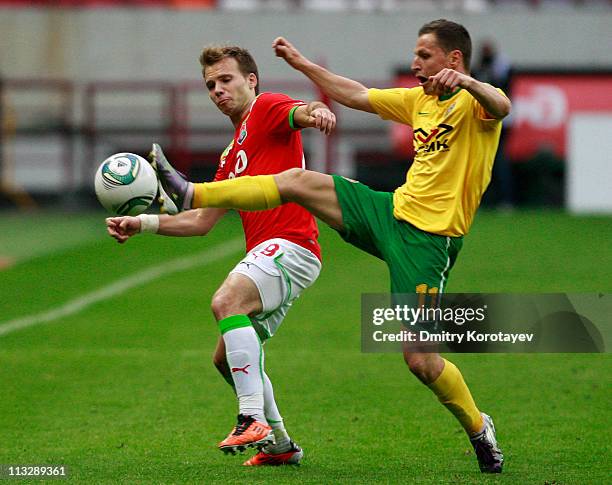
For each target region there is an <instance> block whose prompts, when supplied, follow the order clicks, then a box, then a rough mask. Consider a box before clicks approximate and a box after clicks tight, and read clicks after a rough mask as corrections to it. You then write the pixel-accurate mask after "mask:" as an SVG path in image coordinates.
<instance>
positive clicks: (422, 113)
mask: <svg viewBox="0 0 612 485" xmlns="http://www.w3.org/2000/svg"><path fill="white" fill-rule="evenodd" d="M428 114H429V113H427V112H426V111H419V112H418V115H419V116H427V115H428Z"/></svg>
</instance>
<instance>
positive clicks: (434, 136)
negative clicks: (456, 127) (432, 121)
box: [414, 123, 453, 153]
mask: <svg viewBox="0 0 612 485" xmlns="http://www.w3.org/2000/svg"><path fill="white" fill-rule="evenodd" d="M451 131H453V127H452V126H451V125H447V124H445V123H440V124H439V125H438V126H436V127H435V128H434V129H433V130H431V131H429V132H428V131H426V130H424V129H423V128H417V129H416V130H414V141H415V142H416V143H417V144H418V147H417V149H416V152H417V153H428V152H436V151H447V150H449V149H450V147H449V146H448V138H442V137H443V136H444V135H446V134H448V133H450V132H451Z"/></svg>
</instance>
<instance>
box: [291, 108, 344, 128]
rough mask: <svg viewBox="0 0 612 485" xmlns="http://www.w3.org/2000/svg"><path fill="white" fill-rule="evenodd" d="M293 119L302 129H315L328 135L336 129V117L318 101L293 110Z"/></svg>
mask: <svg viewBox="0 0 612 485" xmlns="http://www.w3.org/2000/svg"><path fill="white" fill-rule="evenodd" d="M293 119H294V121H295V123H296V124H297V125H298V126H301V127H302V128H316V129H317V130H319V131H320V132H322V133H324V134H326V135H329V134H331V132H332V131H334V128H335V127H336V115H335V114H334V113H332V111H331V110H330V109H329V108H328V107H327V105H325V104H324V103H322V102H320V101H313V102H312V103H308V104H307V105H304V106H300V107H299V108H298V109H296V110H295V112H294V114H293Z"/></svg>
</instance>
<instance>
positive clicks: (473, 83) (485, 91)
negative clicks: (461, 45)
mask: <svg viewBox="0 0 612 485" xmlns="http://www.w3.org/2000/svg"><path fill="white" fill-rule="evenodd" d="M429 82H431V86H432V88H433V89H434V91H435V92H436V93H437V94H439V95H442V94H446V93H449V92H453V91H454V90H455V89H456V88H457V87H461V88H464V89H466V90H467V91H468V92H469V93H470V94H471V95H472V96H474V97H475V98H476V100H477V101H478V102H479V103H480V104H481V105H482V107H483V108H484V109H485V111H486V112H487V113H488V114H489V115H490V116H491V117H492V118H495V119H502V118H505V117H506V116H508V114H510V108H511V104H510V100H509V99H508V98H507V97H506V96H504V95H502V94H500V92H499V91H497V89H495V88H494V87H493V86H491V85H490V84H485V83H482V82H480V81H478V80H476V79H474V78H473V77H471V76H469V75H467V74H465V73H462V72H459V71H455V70H454V69H442V70H441V71H440V72H438V73H437V74H436V75H435V76H430V77H429Z"/></svg>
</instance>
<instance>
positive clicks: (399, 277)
mask: <svg viewBox="0 0 612 485" xmlns="http://www.w3.org/2000/svg"><path fill="white" fill-rule="evenodd" d="M273 48H274V50H275V52H276V55H277V56H279V57H281V58H283V59H284V60H285V61H286V62H287V63H288V64H289V65H291V66H292V67H293V68H295V69H297V70H298V71H301V72H302V73H304V74H305V75H306V76H307V77H308V78H310V79H311V80H312V81H313V82H314V83H315V84H317V86H319V87H320V88H321V89H322V90H323V91H324V92H325V93H326V94H327V95H328V96H329V97H330V98H332V99H334V100H335V101H337V102H339V103H341V104H343V105H345V106H348V107H350V108H354V109H358V110H361V111H366V112H369V113H376V114H378V115H379V116H380V117H382V118H384V119H390V120H394V121H397V122H400V123H405V124H407V125H410V126H412V127H413V130H414V147H415V152H416V154H415V158H414V163H413V165H412V167H411V168H410V170H409V171H408V174H407V177H406V183H405V184H404V185H402V186H401V187H399V188H398V189H397V190H396V191H395V193H393V194H391V193H386V192H376V191H373V190H371V189H370V188H368V187H366V186H365V185H362V184H360V183H358V182H355V181H351V180H348V179H345V178H343V177H339V176H335V175H334V176H332V175H326V174H321V173H317V172H311V171H308V170H302V169H290V170H287V171H285V172H282V173H280V174H277V175H274V176H273V175H268V176H258V177H241V178H237V179H234V180H227V181H222V182H212V183H205V184H192V183H189V182H187V181H183V180H182V179H180V178H178V177H174V178H172V179H171V180H174V181H175V182H174V183H172V184H168V183H167V182H166V184H165V185H164V189H165V190H166V192H168V194H169V195H170V196H171V197H172V198H173V199H174V200H175V202H176V203H177V205H178V206H181V207H183V208H191V207H223V208H236V209H242V210H261V209H268V208H271V207H275V206H277V205H280V204H283V203H286V202H295V203H297V204H299V205H301V206H303V207H305V208H306V209H308V210H309V211H310V212H311V213H313V214H314V215H315V216H317V217H318V218H319V219H321V220H322V221H324V222H326V223H327V224H328V225H329V226H331V227H332V228H334V229H336V230H337V231H338V232H339V233H340V235H341V236H342V237H343V238H344V239H345V240H346V241H347V242H349V243H351V244H353V245H355V246H357V247H358V248H360V249H362V250H364V251H367V252H368V253H370V254H373V255H374V256H376V257H379V258H380V259H383V260H384V261H385V262H386V263H387V266H388V267H389V273H390V277H391V291H392V292H393V293H415V292H416V293H429V294H432V293H433V294H436V293H437V294H439V293H442V292H443V291H444V287H445V284H446V281H447V278H448V274H449V271H450V269H451V268H452V266H453V264H454V263H455V260H456V258H457V254H458V252H459V250H460V249H461V245H462V240H463V236H464V235H465V234H466V233H467V232H468V230H469V228H470V225H471V223H472V220H473V218H474V214H475V212H476V209H477V208H478V205H479V203H480V199H481V197H482V194H483V192H484V191H485V189H486V187H487V185H488V183H489V180H490V177H491V168H492V165H493V159H494V156H495V151H496V150H497V145H498V142H499V136H500V131H501V120H502V118H504V117H505V116H507V115H508V113H509V112H510V101H509V100H508V98H507V97H506V96H505V95H504V94H503V93H502V92H501V90H499V89H496V88H494V87H493V86H491V85H488V84H484V83H481V82H479V81H477V80H476V79H474V78H472V77H471V76H470V74H469V72H470V71H469V65H470V55H471V40H470V36H469V33H468V32H467V30H466V29H465V27H463V26H462V25H459V24H457V23H455V22H451V21H448V20H444V19H441V20H435V21H432V22H429V23H427V24H425V25H423V27H421V29H420V30H419V35H418V39H417V42H416V48H415V50H414V57H413V60H412V66H411V67H412V71H413V72H414V74H415V76H416V77H417V78H418V79H419V81H420V86H419V87H415V88H411V89H407V88H398V89H384V90H379V89H367V88H366V87H365V86H363V85H362V84H360V83H358V82H356V81H353V80H351V79H347V78H345V77H342V76H339V75H337V74H334V73H332V72H330V71H328V70H326V69H324V68H323V67H321V66H319V65H317V64H314V63H312V62H311V61H309V60H308V59H307V58H305V57H304V56H303V55H302V54H300V52H299V51H298V50H297V49H296V48H295V47H294V46H293V45H291V44H290V43H289V42H288V41H287V40H285V39H283V38H280V37H279V38H277V39H276V40H275V41H274V43H273ZM161 181H162V184H164V180H161ZM422 350H423V349H421V351H419V349H418V348H417V349H415V348H406V349H405V351H404V359H405V361H406V363H407V364H408V367H409V368H410V370H411V371H412V373H413V374H415V375H416V376H417V377H418V378H419V379H420V380H421V381H422V382H423V383H424V384H425V385H427V386H428V387H429V388H430V389H431V390H432V391H433V392H434V393H435V394H436V395H437V396H438V399H439V400H440V402H441V403H442V404H443V405H444V406H446V407H447V408H448V409H449V410H450V412H451V413H453V415H454V416H455V417H456V418H457V419H458V420H459V422H460V423H461V425H462V426H463V428H464V429H465V431H466V433H467V434H468V436H469V438H470V441H471V443H472V445H473V447H474V450H475V452H476V456H477V458H478V463H479V466H480V470H481V471H482V472H487V473H500V472H501V471H502V466H503V461H504V458H503V454H502V452H501V450H500V449H499V447H498V445H497V441H496V436H495V428H494V426H493V421H492V420H491V418H490V417H489V416H487V415H486V414H484V413H482V412H480V411H479V409H478V408H477V407H476V404H475V402H474V399H473V398H472V395H471V393H470V391H469V389H468V387H467V385H466V384H465V381H464V380H463V377H462V375H461V373H460V371H459V370H458V369H457V367H456V366H455V365H453V364H452V363H451V362H449V361H448V360H446V359H444V358H442V357H441V356H440V355H439V354H437V353H431V352H425V351H422Z"/></svg>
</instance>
